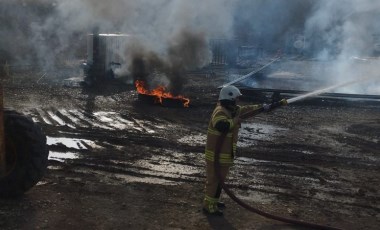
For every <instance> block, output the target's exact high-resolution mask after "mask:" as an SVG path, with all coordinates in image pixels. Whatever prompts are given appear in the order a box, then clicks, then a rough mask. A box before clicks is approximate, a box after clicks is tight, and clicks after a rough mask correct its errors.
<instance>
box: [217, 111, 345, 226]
mask: <svg viewBox="0 0 380 230" xmlns="http://www.w3.org/2000/svg"><path fill="white" fill-rule="evenodd" d="M260 112H261V111H256V112H254V113H249V114H244V115H243V116H241V118H243V119H246V118H248V117H251V116H254V115H256V114H258V113H260ZM226 136H227V133H222V135H220V136H219V138H218V140H217V143H216V144H217V146H216V149H215V158H214V167H215V173H216V175H217V177H218V179H219V183H220V186H221V187H222V188H223V190H224V191H225V192H226V194H227V195H228V196H229V197H230V198H231V199H232V200H233V201H235V202H236V203H237V204H239V205H240V206H242V207H243V208H245V209H247V210H249V211H251V212H254V213H257V214H259V215H261V216H264V217H266V218H269V219H273V220H277V221H281V222H284V223H289V224H294V225H299V226H304V227H309V228H313V229H326V230H340V229H339V228H334V227H330V226H325V225H319V224H314V223H308V222H304V221H300V220H295V219H289V218H285V217H282V216H276V215H273V214H270V213H267V212H264V211H262V210H259V209H257V208H254V207H252V206H250V205H248V204H247V203H244V202H243V201H242V200H240V199H239V198H238V197H237V196H235V194H234V193H233V192H232V191H231V190H230V189H229V187H228V186H227V184H225V183H224V180H223V179H222V176H221V173H220V162H219V156H220V152H221V147H222V144H223V142H224V140H225V137H226Z"/></svg>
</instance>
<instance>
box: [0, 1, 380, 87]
mask: <svg viewBox="0 0 380 230" xmlns="http://www.w3.org/2000/svg"><path fill="white" fill-rule="evenodd" d="M0 6H1V7H0V13H1V14H0V19H1V20H0V62H1V63H4V62H5V61H7V62H8V63H10V62H12V63H29V64H37V65H39V66H40V67H42V68H45V69H46V68H50V69H54V68H55V67H56V66H58V65H59V64H60V62H62V60H65V59H84V58H85V54H86V34H87V33H91V32H92V31H93V29H94V28H95V27H97V28H99V31H100V32H101V33H116V32H119V33H125V34H130V35H131V37H133V38H131V39H130V41H129V42H128V44H127V45H126V47H124V49H123V50H121V51H120V53H121V54H123V55H124V58H125V61H126V63H125V64H126V65H127V66H125V71H127V72H128V73H129V74H131V75H133V76H134V78H142V79H145V80H147V81H150V85H151V86H152V87H153V86H154V84H156V83H157V84H158V83H159V82H160V83H165V85H167V86H169V87H170V88H171V90H175V89H177V91H178V92H179V91H180V89H181V87H182V86H183V83H184V82H185V81H186V78H185V74H184V72H186V70H189V69H196V68H200V67H203V66H205V65H207V64H208V63H209V62H210V61H211V58H212V54H211V52H210V47H209V45H208V44H209V41H210V39H212V38H226V39H231V40H233V39H236V38H238V40H237V41H239V45H253V46H259V47H261V48H262V49H263V50H265V51H266V52H267V53H268V54H270V53H273V52H274V51H276V50H278V49H282V50H283V51H284V52H288V53H289V52H294V51H296V52H299V53H302V54H304V55H307V56H309V57H316V58H317V59H318V60H325V61H326V60H329V61H331V60H334V61H333V62H332V63H333V65H334V68H333V71H331V74H330V75H326V76H325V77H324V79H323V80H325V81H326V82H329V81H336V82H339V81H344V80H350V79H349V78H354V76H353V75H362V74H365V75H367V74H374V73H376V71H375V70H376V69H377V66H378V64H377V63H375V64H368V63H367V64H365V65H362V64H357V61H355V60H357V59H356V58H355V57H365V56H373V55H376V54H378V53H379V52H380V36H377V37H376V36H374V35H375V34H376V33H377V34H380V24H379V23H377V22H378V21H380V18H379V17H380V16H379V15H380V14H379V9H380V2H379V1H378V0H361V1H356V0H334V1H330V0H254V1H245V0H192V1H184V0H154V1H152V0H108V1H102V0H65V1H58V0H55V1H54V0H7V1H1V2H0ZM299 35H301V36H299ZM300 37H301V38H304V40H299V38H300ZM376 44H378V45H377V46H376V47H378V48H377V51H376V49H374V45H376ZM376 52H377V53H376ZM353 62H354V63H356V64H357V65H358V66H360V68H356V67H354V68H353V66H354V65H352V63H353ZM356 64H355V65H356ZM364 66H365V67H364ZM368 68H370V69H371V71H369V70H367V69H368ZM372 69H373V70H372ZM364 70H366V72H363V71H364ZM318 77H320V76H318ZM372 88H373V87H372Z"/></svg>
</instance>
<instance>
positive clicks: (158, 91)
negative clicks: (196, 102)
mask: <svg viewBox="0 0 380 230" xmlns="http://www.w3.org/2000/svg"><path fill="white" fill-rule="evenodd" d="M135 85H136V89H137V93H139V94H145V95H151V96H155V97H156V100H155V102H156V103H160V104H162V99H163V98H170V99H176V100H181V101H182V103H183V107H189V104H190V99H189V98H186V97H184V96H182V95H178V96H174V95H173V94H171V93H170V92H167V90H166V88H165V86H158V87H157V88H155V89H153V90H148V89H146V87H145V82H144V81H140V80H136V82H135Z"/></svg>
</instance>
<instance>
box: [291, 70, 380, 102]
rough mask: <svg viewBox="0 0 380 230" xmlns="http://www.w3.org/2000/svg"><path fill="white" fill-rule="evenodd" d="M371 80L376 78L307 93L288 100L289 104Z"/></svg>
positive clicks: (358, 80)
mask: <svg viewBox="0 0 380 230" xmlns="http://www.w3.org/2000/svg"><path fill="white" fill-rule="evenodd" d="M371 78H374V77H367V78H364V79H357V80H353V81H349V82H345V83H339V84H336V85H333V86H330V87H327V88H324V89H319V90H315V91H313V92H310V93H306V94H303V95H300V96H297V97H293V98H290V99H288V100H287V102H288V104H290V103H293V102H296V101H300V100H303V99H305V98H307V97H312V96H317V95H319V94H322V93H325V92H328V91H330V90H333V89H336V88H339V87H343V86H347V85H352V84H355V83H358V82H362V81H365V80H369V79H371Z"/></svg>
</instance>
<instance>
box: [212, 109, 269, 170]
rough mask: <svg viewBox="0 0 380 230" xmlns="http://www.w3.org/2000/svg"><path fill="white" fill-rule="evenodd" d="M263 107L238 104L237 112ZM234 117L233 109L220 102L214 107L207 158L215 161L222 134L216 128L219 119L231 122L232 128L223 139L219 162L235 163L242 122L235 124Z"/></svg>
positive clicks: (239, 113) (242, 112) (223, 163)
mask: <svg viewBox="0 0 380 230" xmlns="http://www.w3.org/2000/svg"><path fill="white" fill-rule="evenodd" d="M261 108H262V105H246V106H237V111H236V113H235V114H237V115H241V114H244V113H248V112H252V111H256V110H259V109H261ZM233 118H234V117H233V116H232V114H231V111H229V110H227V109H226V108H224V107H223V106H221V105H219V104H218V105H217V106H216V108H215V109H214V112H213V113H212V115H211V119H210V122H209V125H208V129H207V141H206V150H205V157H206V160H208V161H212V162H213V161H214V158H215V150H216V145H217V142H218V138H219V136H221V135H222V133H221V132H219V131H218V130H217V129H216V128H215V125H216V123H217V122H219V121H224V122H228V123H229V124H230V129H229V131H228V133H227V135H226V137H225V139H224V141H223V144H222V147H221V150H220V158H219V162H220V164H222V165H232V164H233V158H234V156H235V153H236V145H237V141H238V132H239V128H240V124H234V122H233Z"/></svg>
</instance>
